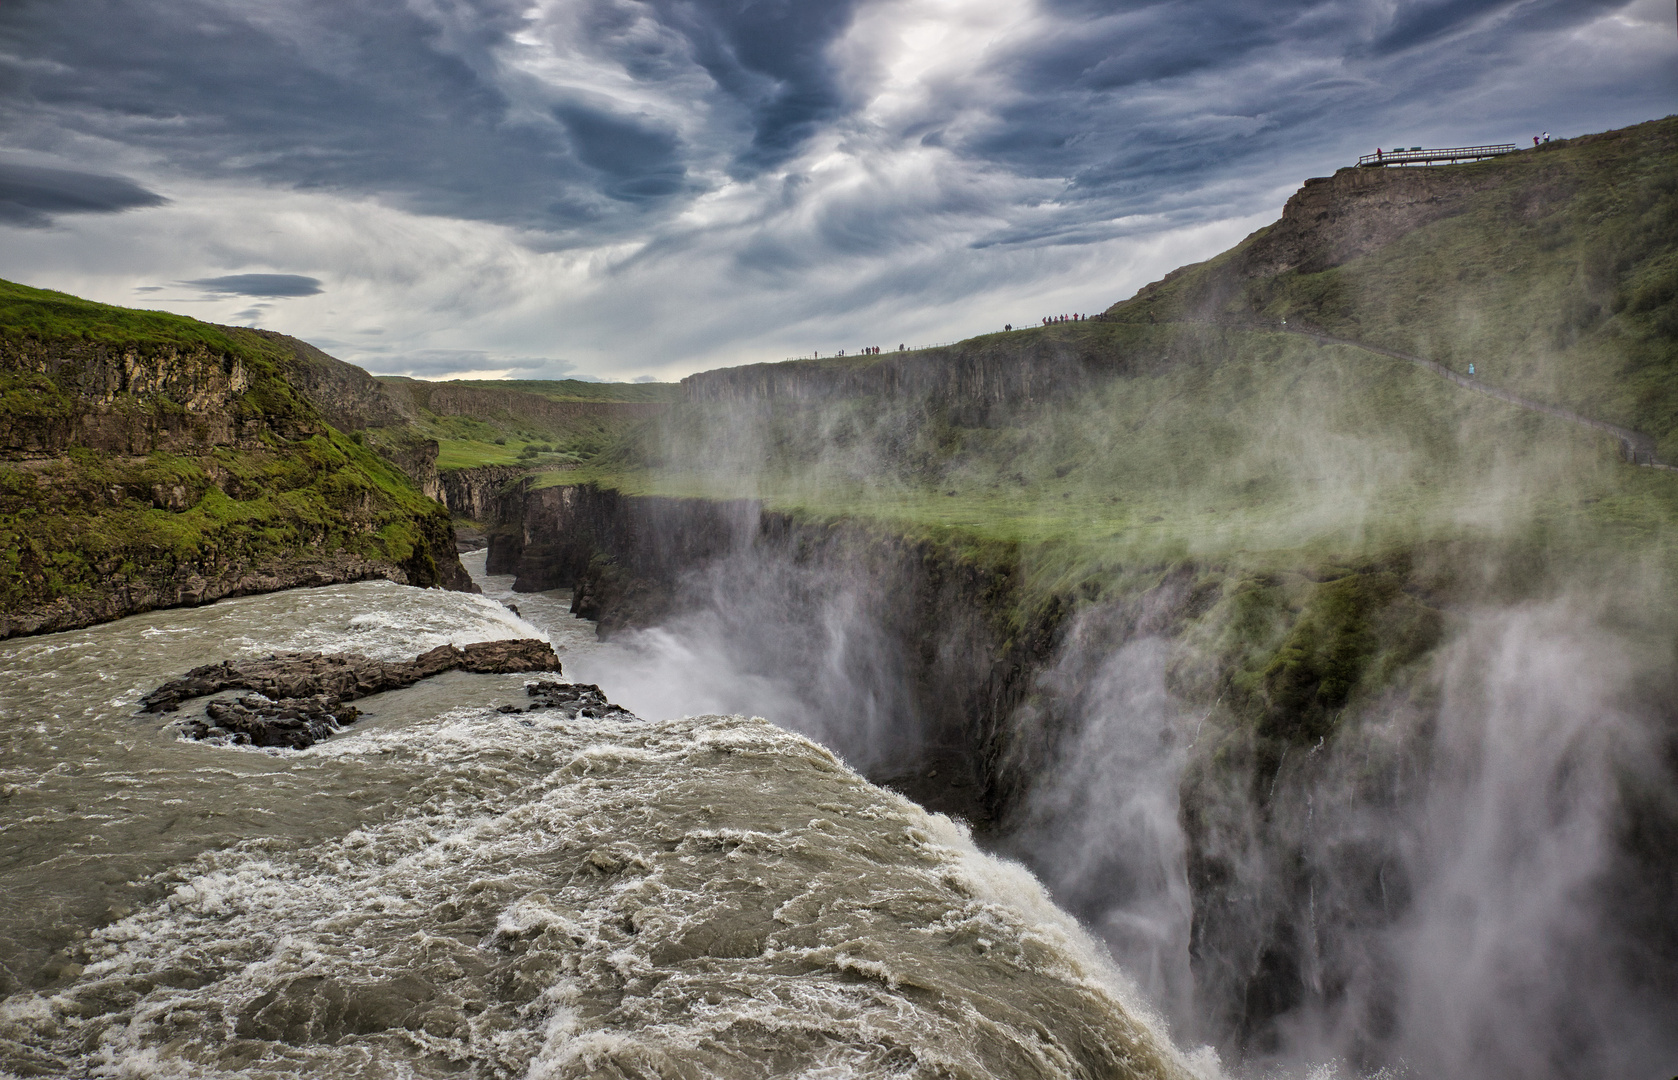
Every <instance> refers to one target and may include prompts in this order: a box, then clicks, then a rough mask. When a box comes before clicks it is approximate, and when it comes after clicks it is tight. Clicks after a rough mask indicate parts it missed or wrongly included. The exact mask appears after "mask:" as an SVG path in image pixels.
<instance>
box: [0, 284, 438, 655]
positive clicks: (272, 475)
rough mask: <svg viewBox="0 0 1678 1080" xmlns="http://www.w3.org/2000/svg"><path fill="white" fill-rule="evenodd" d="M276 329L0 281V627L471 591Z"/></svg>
mask: <svg viewBox="0 0 1678 1080" xmlns="http://www.w3.org/2000/svg"><path fill="white" fill-rule="evenodd" d="M288 340H289V339H284V340H282V339H279V338H278V336H277V335H264V334H261V333H258V332H255V331H248V330H239V329H234V328H230V327H218V326H211V325H209V324H205V323H200V322H198V321H197V320H194V319H189V318H185V317H182V316H175V315H169V314H166V313H162V312H143V311H132V310H129V309H125V308H118V307H112V306H110V305H105V304H97V303H93V302H90V301H86V300H81V299H79V298H77V297H73V296H69V295H67V294H63V293H56V292H50V291H47V290H42V289H33V288H29V287H28V286H23V285H17V284H12V283H9V282H8V283H0V381H3V384H4V398H3V399H0V400H3V404H4V408H3V410H0V431H3V432H4V434H5V436H6V438H5V445H4V447H3V448H0V610H3V612H4V616H3V618H0V634H4V635H11V634H17V633H32V632H40V631H46V630H56V629H65V628H69V627H73V626H79V625H86V624H88V623H91V622H96V621H101V620H104V619H110V618H115V617H119V616H121V615H125V614H130V613H133V612H137V611H144V610H147V609H149V608H153V607H160V606H170V605H174V604H182V603H198V602H203V601H206V600H211V599H215V598H217V597H219V596H225V595H232V594H238V593H242V592H257V591H267V590H269V589H274V588H283V587H287V586H289V585H297V584H318V583H324V582H327V581H334V580H353V579H356V578H363V577H374V576H385V577H393V578H396V579H398V580H404V581H407V582H410V583H412V584H417V585H432V584H446V585H451V586H455V587H465V586H468V585H469V582H468V581H467V580H466V579H465V576H464V573H463V572H462V571H461V569H460V566H459V561H458V559H456V558H455V556H454V553H453V547H452V542H451V536H450V532H449V525H448V516H447V513H446V511H445V510H444V509H443V508H442V507H441V506H440V505H439V504H437V503H436V502H434V501H432V500H430V499H428V498H426V497H425V496H423V495H422V494H421V493H420V492H419V490H418V489H417V488H416V487H415V486H414V484H413V482H412V481H411V480H409V479H408V477H406V476H405V475H403V473H402V472H400V471H399V470H398V469H396V468H395V467H394V466H393V465H392V464H391V463H390V462H388V461H386V460H385V459H383V458H381V457H380V456H379V455H377V454H375V453H374V452H372V450H370V449H369V448H368V446H367V445H366V443H365V441H364V440H363V439H361V438H360V437H351V436H347V435H345V434H343V433H342V432H340V431H339V430H337V429H336V428H334V427H333V426H332V425H331V424H329V423H328V422H327V421H326V420H325V418H324V417H323V416H322V415H321V412H320V410H319V409H318V408H316V407H315V406H314V405H313V404H311V402H310V401H309V400H308V398H307V397H305V395H304V394H303V393H302V392H300V390H299V389H298V386H297V385H294V382H301V381H303V380H302V378H301V377H300V376H299V375H298V373H297V371H296V365H297V364H298V361H299V355H300V354H299V353H298V352H297V351H296V350H294V349H292V348H291V347H290V346H289V345H288V344H287V343H286V342H287V341H288ZM328 359H329V358H328ZM334 363H336V362H334Z"/></svg>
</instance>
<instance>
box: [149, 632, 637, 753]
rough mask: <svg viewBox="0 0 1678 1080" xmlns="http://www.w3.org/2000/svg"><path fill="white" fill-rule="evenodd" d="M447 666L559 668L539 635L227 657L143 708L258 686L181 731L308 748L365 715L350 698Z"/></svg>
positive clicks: (172, 684)
mask: <svg viewBox="0 0 1678 1080" xmlns="http://www.w3.org/2000/svg"><path fill="white" fill-rule="evenodd" d="M445 671H473V672H479V673H483V674H509V673H516V672H524V671H552V672H555V673H558V672H559V671H560V664H559V657H558V656H557V655H556V654H555V653H554V650H553V646H552V645H550V644H548V643H547V642H546V641H542V640H540V639H538V638H520V639H516V640H511V641H480V642H474V643H472V644H469V645H466V646H464V647H460V648H456V647H455V646H453V645H439V646H438V647H437V648H435V649H432V650H431V651H430V652H426V653H422V654H420V655H419V656H416V657H415V658H414V659H412V660H409V661H402V662H394V663H392V662H388V661H383V660H373V659H370V658H368V657H365V656H362V655H360V654H359V653H309V652H284V653H274V654H272V655H269V656H266V657H263V658H261V659H259V660H241V661H235V660H223V661H222V662H221V663H219V664H206V665H204V666H203V667H196V668H193V669H192V670H191V671H189V672H187V673H186V674H185V675H183V676H181V677H180V678H178V679H171V680H170V681H169V682H166V683H164V684H163V685H162V686H160V687H158V688H157V689H156V690H153V691H152V692H151V693H149V694H147V695H146V696H145V697H144V698H142V699H141V700H140V708H141V711H143V712H148V713H161V712H174V711H175V710H177V709H179V708H180V706H181V703H182V702H184V701H188V700H191V699H193V698H199V697H206V696H209V695H211V694H219V693H222V692H223V691H226V690H249V691H254V692H253V693H250V694H243V695H240V696H238V697H236V698H231V699H221V700H217V701H212V702H210V703H209V705H207V706H206V707H205V718H204V719H203V720H198V719H193V720H188V721H185V722H183V723H182V725H181V730H182V731H183V732H184V733H185V734H186V735H187V736H188V737H189V738H193V739H218V740H225V741H227V742H230V743H233V744H236V745H250V746H279V747H289V748H291V749H293V750H302V749H304V748H305V747H308V746H312V745H314V744H315V743H316V742H319V741H320V740H321V739H323V738H325V737H326V736H328V735H330V734H332V733H333V732H335V731H338V730H339V729H340V728H341V727H342V726H343V725H345V724H349V723H353V722H354V721H355V719H356V718H357V717H358V716H359V715H360V713H359V712H358V711H357V710H356V709H354V708H353V707H351V706H348V705H346V704H345V702H348V701H353V700H355V699H356V698H363V697H367V696H368V695H369V694H377V693H382V692H384V691H386V690H399V689H401V688H402V687H405V686H412V685H413V684H415V683H417V682H419V681H420V680H421V679H426V678H430V677H431V676H433V675H441V674H442V673H443V672H445ZM532 685H533V686H552V687H554V688H555V689H553V690H551V691H544V692H542V693H545V694H546V695H547V696H546V697H543V696H542V693H538V692H537V691H534V690H533V691H532V695H533V696H537V697H539V699H540V702H541V703H539V704H536V705H533V706H532V708H546V707H549V706H550V705H553V706H563V707H567V708H569V709H571V711H572V715H576V713H577V712H579V711H581V710H583V709H590V710H598V711H591V712H588V713H586V715H589V716H603V715H605V710H606V709H608V708H610V709H616V706H608V705H607V703H606V699H605V698H604V697H603V696H602V695H601V694H600V691H599V688H597V687H593V686H581V687H573V686H570V685H568V684H564V683H536V684H532ZM618 711H622V710H618Z"/></svg>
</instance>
